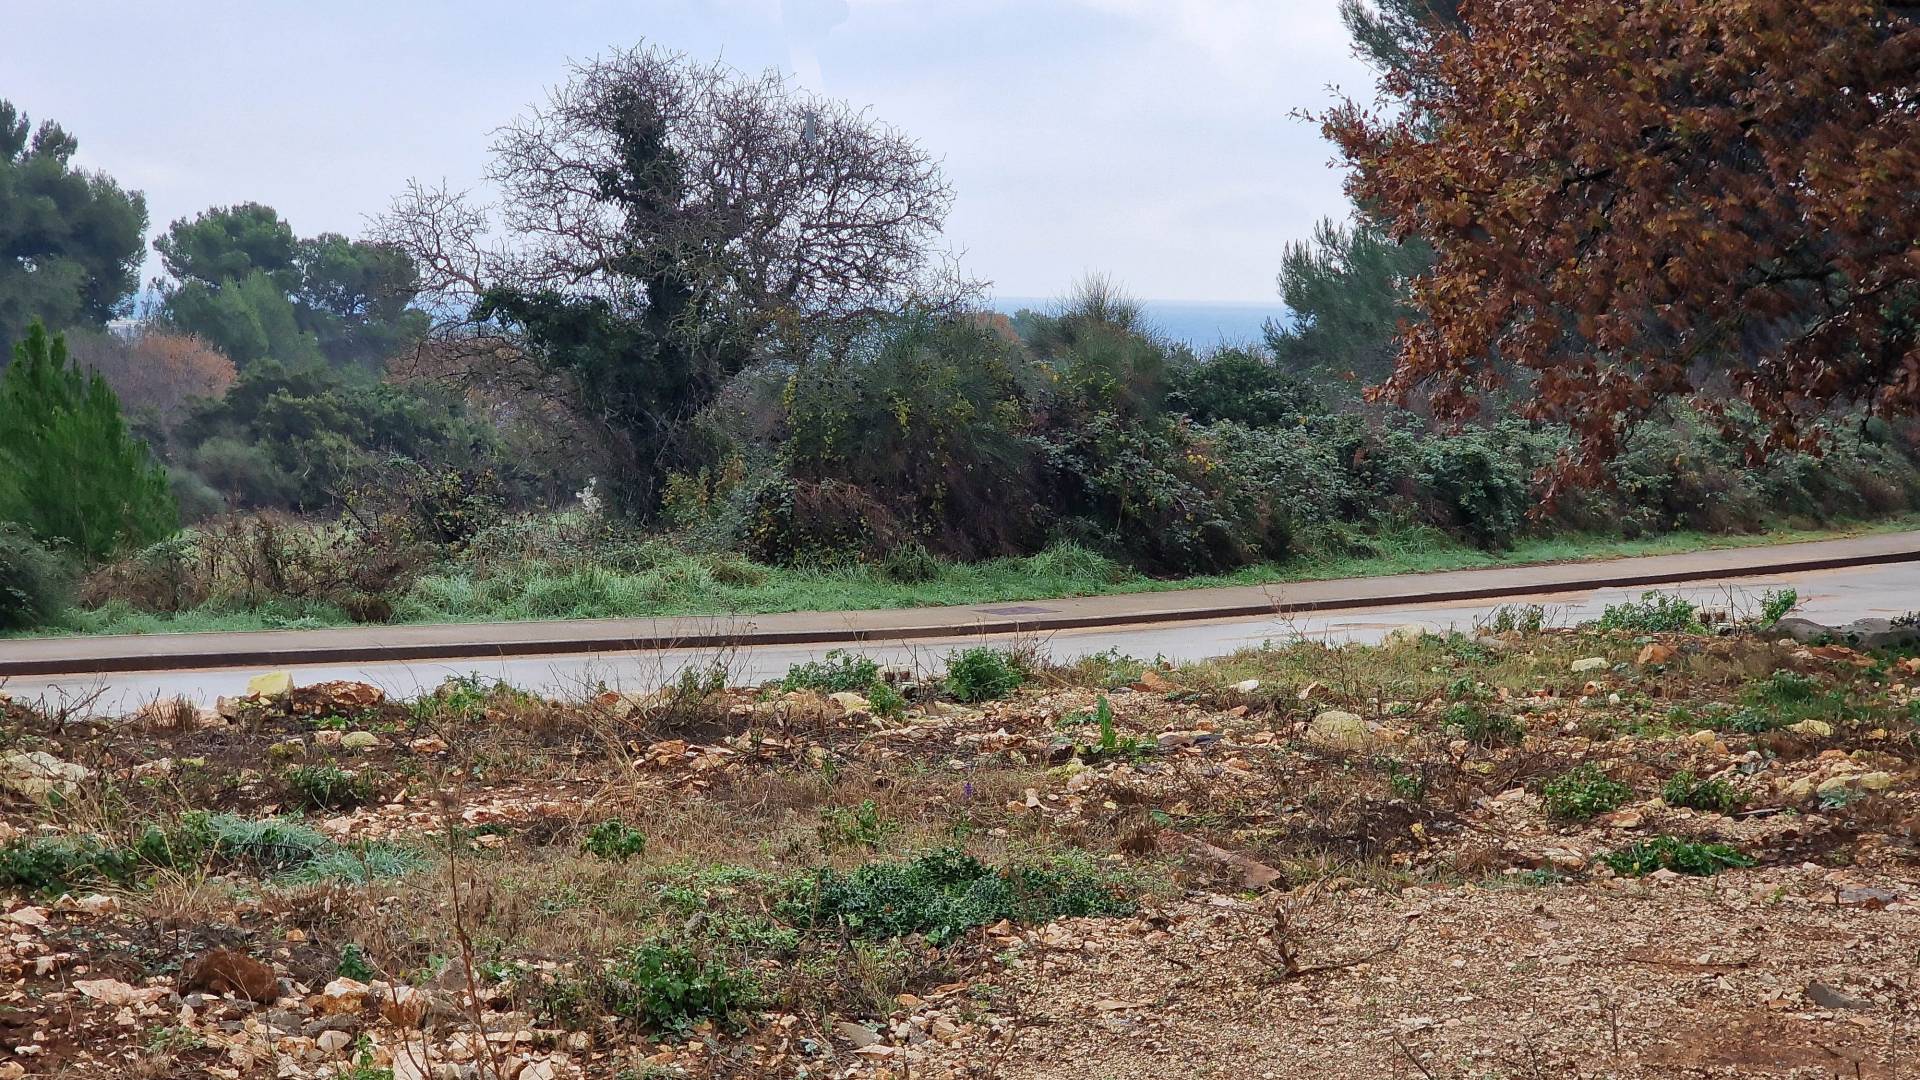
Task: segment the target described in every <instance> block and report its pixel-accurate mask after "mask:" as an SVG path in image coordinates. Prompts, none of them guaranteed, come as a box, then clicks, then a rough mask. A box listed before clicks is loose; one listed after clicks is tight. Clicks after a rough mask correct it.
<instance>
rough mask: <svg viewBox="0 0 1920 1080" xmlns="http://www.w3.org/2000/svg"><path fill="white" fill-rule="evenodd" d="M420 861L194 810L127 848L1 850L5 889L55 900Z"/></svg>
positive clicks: (392, 867)
mask: <svg viewBox="0 0 1920 1080" xmlns="http://www.w3.org/2000/svg"><path fill="white" fill-rule="evenodd" d="M421 865H422V860H421V859H420V857H419V856H417V855H414V854H413V853H411V852H409V851H406V850H405V849H402V848H398V847H393V846H391V845H385V844H367V845H364V846H360V847H354V848H346V847H342V846H340V845H339V844H336V843H334V842H333V841H331V840H329V839H327V838H326V837H324V836H322V835H321V834H320V833H318V832H316V831H315V830H314V829H312V828H310V827H308V826H307V825H304V824H301V823H300V822H298V821H295V820H291V819H287V818H258V819H255V818H243V817H239V816H238V815H234V814H207V813H204V812H200V811H194V812H190V813H186V814H182V815H180V818H179V820H178V821H177V822H176V823H173V824H171V825H163V824H150V825H148V826H146V827H145V828H144V829H142V830H141V831H140V833H139V835H137V836H135V837H134V838H133V840H132V841H131V842H130V843H116V842H112V841H109V840H108V839H106V838H104V837H99V836H93V835H81V836H60V837H54V836H33V837H19V838H16V839H14V840H13V841H11V842H9V843H7V844H6V845H4V846H0V887H12V888H17V889H22V890H29V891H34V892H45V893H57V892H64V891H68V890H71V889H74V888H78V887H83V886H98V885H103V884H113V885H122V886H127V885H133V884H137V883H138V882H139V881H140V880H141V879H142V878H143V877H144V876H146V875H147V874H150V873H152V872H153V871H156V870H167V869H189V868H206V869H209V870H212V871H216V872H225V871H232V870H239V871H245V872H249V873H255V874H260V875H264V876H271V877H275V878H279V879H281V880H285V881H290V882H303V881H335V880H337V881H365V880H366V879H367V878H369V877H374V878H381V877H398V876H401V875H403V874H407V873H411V872H412V871H414V870H415V869H418V868H419V867H420V866H421Z"/></svg>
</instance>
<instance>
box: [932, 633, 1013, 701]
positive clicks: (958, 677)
mask: <svg viewBox="0 0 1920 1080" xmlns="http://www.w3.org/2000/svg"><path fill="white" fill-rule="evenodd" d="M1026 681H1027V676H1026V673H1025V672H1023V671H1021V670H1020V665H1019V664H1017V663H1015V662H1014V660H1013V657H1011V656H1008V655H1007V654H1006V653H1004V652H1002V651H1000V650H999V649H991V648H988V647H986V646H984V645H983V646H979V647H977V648H972V649H968V650H966V651H965V652H958V653H952V654H950V655H948V657H947V693H949V694H952V695H953V696H954V698H955V700H958V701H968V702H979V701H993V700H996V699H998V698H1003V697H1006V696H1007V695H1008V694H1011V693H1013V692H1014V691H1015V690H1018V689H1020V684H1021V683H1024V682H1026Z"/></svg>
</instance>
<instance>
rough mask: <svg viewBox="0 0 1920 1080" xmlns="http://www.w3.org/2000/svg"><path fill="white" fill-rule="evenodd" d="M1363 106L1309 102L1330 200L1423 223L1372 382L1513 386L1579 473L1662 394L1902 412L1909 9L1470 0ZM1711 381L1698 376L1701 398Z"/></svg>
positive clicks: (1909, 317)
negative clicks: (1324, 152) (1331, 151)
mask: <svg viewBox="0 0 1920 1080" xmlns="http://www.w3.org/2000/svg"><path fill="white" fill-rule="evenodd" d="M1460 17H1461V19H1462V20H1463V22H1464V24H1465V26H1466V30H1465V32H1464V33H1457V34H1438V35H1432V36H1429V37H1426V38H1423V39H1419V40H1416V41H1414V42H1412V43H1411V45H1410V47H1409V52H1408V55H1407V57H1406V63H1405V64H1404V65H1401V66H1396V67H1390V68H1388V69H1387V70H1385V71H1384V73H1383V75H1382V78H1381V88H1382V91H1383V95H1382V100H1381V101H1380V103H1379V104H1377V105H1375V106H1373V107H1367V106H1364V105H1360V104H1356V103H1352V102H1349V103H1347V104H1345V105H1343V106H1341V107H1338V108H1336V109H1334V110H1332V111H1330V112H1328V113H1327V114H1325V115H1324V116H1322V117H1321V120H1322V123H1323V126H1324V129H1325V131H1326V133H1327V134H1328V136H1329V137H1330V138H1332V139H1333V140H1334V142H1335V143H1336V144H1337V145H1338V146H1339V148H1340V150H1341V152H1342V154H1343V156H1344V157H1345V159H1346V161H1347V162H1348V163H1349V164H1350V165H1351V166H1352V174H1351V177H1350V180H1349V191H1350V194H1352V195H1353V197H1354V198H1355V199H1356V201H1358V202H1360V203H1361V204H1362V205H1367V206H1370V207H1374V208H1377V209H1378V211H1379V212H1380V213H1382V214H1383V215H1384V216H1385V217H1386V218H1387V219H1388V220H1389V221H1390V222H1391V225H1392V228H1393V230H1394V231H1395V233H1396V234H1398V235H1403V236H1406V235H1417V236H1420V237H1424V238H1425V239H1427V240H1428V241H1429V242H1431V243H1432V245H1433V247H1434V250H1435V261H1434V265H1433V268H1432V269H1431V271H1430V272H1428V273H1427V274H1425V275H1423V276H1421V277H1420V278H1419V279H1418V280H1417V281H1416V282H1415V283H1414V301H1415V305H1416V307H1417V308H1418V309H1419V310H1420V312H1421V314H1422V315H1424V316H1425V318H1424V320H1423V321H1420V322H1417V323H1416V322H1409V323H1408V324H1406V325H1404V326H1403V327H1402V339H1401V347H1400V354H1399V358H1398V363H1397V366H1396V369H1395V371H1394V373H1393V375H1392V376H1391V377H1390V378H1389V379H1388V381H1387V382H1386V383H1385V384H1384V385H1383V386H1382V387H1379V388H1377V391H1376V392H1377V393H1379V394H1381V395H1383V396H1386V397H1389V398H1393V399H1397V400H1405V399H1406V398H1407V396H1408V395H1409V394H1411V393H1412V392H1413V391H1415V390H1416V389H1424V390H1426V391H1428V392H1429V393H1430V394H1431V401H1432V404H1433V407H1434V409H1435V411H1436V412H1437V413H1438V414H1440V415H1442V416H1447V417H1453V418H1463V417H1466V416H1470V415H1472V414H1473V413H1474V412H1475V411H1476V410H1477V409H1478V408H1479V407H1480V402H1481V401H1482V397H1483V391H1485V390H1487V389H1490V388H1493V387H1495V386H1498V385H1500V384H1501V383H1502V382H1503V381H1509V380H1508V376H1507V375H1503V372H1508V373H1517V375H1518V380H1517V381H1519V382H1521V383H1522V384H1523V385H1521V386H1519V387H1517V389H1518V390H1520V391H1521V393H1522V394H1523V395H1524V397H1525V398H1526V404H1525V406H1524V411H1525V413H1526V415H1529V416H1531V417H1534V418H1537V419H1542V420H1548V421H1556V422H1564V423H1566V424H1568V425H1570V426H1571V428H1572V430H1573V432H1574V434H1575V436H1576V447H1577V449H1576V450H1575V451H1574V452H1573V453H1572V454H1571V455H1570V456H1569V457H1568V459H1567V460H1566V461H1565V462H1564V463H1563V468H1562V469H1561V470H1559V474H1558V476H1557V478H1556V479H1557V480H1558V481H1560V482H1562V483H1565V482H1569V481H1585V480H1592V479H1593V478H1594V477H1595V476H1596V475H1597V472H1598V469H1599V467H1600V465H1601V464H1602V463H1603V462H1604V461H1605V460H1606V459H1607V458H1608V457H1609V456H1611V455H1612V454H1613V453H1615V452H1616V451H1617V450H1618V448H1619V446H1620V441H1621V438H1622V436H1623V434H1624V433H1625V431H1626V430H1627V428H1628V427H1629V426H1630V425H1631V423H1632V422H1633V421H1634V420H1636V419H1638V418H1640V417H1643V416H1645V415H1646V414H1647V413H1649V412H1650V411H1652V410H1653V409H1654V408H1655V407H1657V406H1658V405H1659V404H1661V403H1662V402H1665V401H1671V400H1675V399H1679V398H1685V397H1689V396H1695V395H1697V396H1699V397H1701V398H1703V399H1705V403H1706V404H1707V405H1708V406H1709V407H1712V406H1714V405H1716V404H1725V403H1726V402H1727V401H1728V400H1731V399H1734V398H1738V399H1744V400H1745V401H1747V402H1748V403H1750V404H1751V405H1752V406H1753V407H1754V408H1755V409H1756V410H1757V411H1758V412H1759V414H1760V416H1761V417H1762V418H1763V419H1764V420H1765V421H1766V425H1767V431H1768V435H1767V437H1766V438H1765V439H1764V440H1763V441H1762V442H1758V443H1756V444H1754V445H1753V446H1751V447H1750V450H1751V451H1752V452H1753V453H1755V454H1756V455H1757V454H1759V453H1761V452H1763V451H1764V450H1766V449H1772V448H1785V447H1808V446H1812V445H1816V444H1817V439H1818V430H1819V423H1820V417H1821V414H1822V413H1823V412H1824V411H1826V410H1828V409H1830V408H1832V407H1834V406H1836V405H1839V404H1843V403H1854V402H1863V403H1865V404H1867V405H1868V406H1870V407H1871V408H1873V409H1874V410H1876V411H1878V412H1880V413H1883V414H1888V415H1913V414H1915V413H1920V333H1917V328H1920V5H1917V4H1912V3H1888V2H1884V0H1883V2H1869V0H1467V2H1465V3H1462V4H1461V5H1460ZM1703 391H1706V393H1703Z"/></svg>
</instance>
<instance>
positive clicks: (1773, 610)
mask: <svg viewBox="0 0 1920 1080" xmlns="http://www.w3.org/2000/svg"><path fill="white" fill-rule="evenodd" d="M1799 606H1800V593H1799V590H1797V589H1768V590H1767V591H1766V592H1765V593H1763V594H1762V595H1761V597H1760V617H1759V620H1758V621H1759V624H1760V628H1761V629H1763V630H1764V629H1766V628H1767V627H1769V626H1772V625H1773V624H1774V623H1777V622H1779V621H1780V620H1781V619H1784V618H1786V617H1787V615H1788V613H1789V612H1791V611H1792V610H1793V609H1794V608H1796V607H1799Z"/></svg>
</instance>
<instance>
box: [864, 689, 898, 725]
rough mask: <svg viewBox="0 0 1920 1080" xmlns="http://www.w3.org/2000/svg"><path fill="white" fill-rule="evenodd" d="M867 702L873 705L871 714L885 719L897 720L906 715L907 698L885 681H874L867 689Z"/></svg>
mask: <svg viewBox="0 0 1920 1080" xmlns="http://www.w3.org/2000/svg"><path fill="white" fill-rule="evenodd" d="M867 703H868V704H869V705H872V706H873V714H874V715H875V716H879V717H883V718H885V719H887V720H898V719H900V718H901V717H903V716H905V715H907V698H906V695H904V694H902V693H901V692H900V691H898V690H895V689H894V688H893V687H892V686H891V685H890V684H888V683H886V682H885V681H881V682H876V683H874V684H873V688H872V689H870V690H868V691H867Z"/></svg>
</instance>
